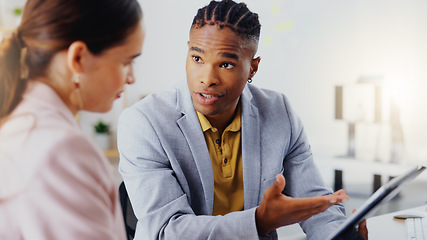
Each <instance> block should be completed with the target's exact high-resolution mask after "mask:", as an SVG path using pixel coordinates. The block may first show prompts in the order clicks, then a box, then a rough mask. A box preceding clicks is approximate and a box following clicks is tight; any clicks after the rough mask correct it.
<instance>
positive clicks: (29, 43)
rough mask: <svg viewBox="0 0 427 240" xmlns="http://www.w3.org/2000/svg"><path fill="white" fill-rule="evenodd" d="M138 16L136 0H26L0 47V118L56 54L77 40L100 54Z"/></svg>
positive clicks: (121, 39)
mask: <svg viewBox="0 0 427 240" xmlns="http://www.w3.org/2000/svg"><path fill="white" fill-rule="evenodd" d="M141 18H142V11H141V8H140V6H139V4H138V2H137V0H28V1H27V3H26V5H25V8H24V11H23V15H22V20H21V24H20V25H19V27H18V28H17V29H16V30H15V31H14V32H13V34H12V36H11V37H10V38H6V39H3V41H2V42H1V43H0V119H1V118H3V117H5V116H7V115H8V114H10V113H11V112H12V111H13V109H14V108H15V107H16V106H17V105H18V103H19V102H20V101H21V98H22V94H23V92H24V90H25V88H26V83H27V80H28V79H31V78H36V77H40V76H43V75H44V74H45V72H46V69H47V67H48V65H49V63H50V61H51V59H52V57H53V56H54V55H55V54H56V53H57V52H59V51H62V50H65V49H67V48H68V47H69V46H70V45H71V44H72V43H73V42H75V41H83V42H85V43H86V45H87V46H88V48H89V50H90V51H91V52H92V53H93V54H95V55H99V54H102V52H103V51H104V50H106V49H109V48H111V47H114V46H118V45H120V44H122V43H123V42H124V41H125V39H126V37H127V36H128V35H129V34H130V33H131V32H132V31H133V30H134V29H135V27H136V26H137V25H138V23H139V21H140V20H141ZM24 69H25V71H24ZM27 71H28V72H27Z"/></svg>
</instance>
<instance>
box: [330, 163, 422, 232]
mask: <svg viewBox="0 0 427 240" xmlns="http://www.w3.org/2000/svg"><path fill="white" fill-rule="evenodd" d="M425 168H426V167H425V166H417V167H414V168H412V169H410V170H409V171H408V172H406V173H405V174H402V175H400V176H398V177H395V178H393V179H392V180H390V181H389V182H387V183H386V184H384V185H383V186H381V187H380V188H379V189H378V190H377V191H376V192H375V193H374V194H372V196H371V197H370V198H369V199H368V200H366V202H365V203H364V204H363V205H362V206H361V207H360V208H359V209H358V210H357V211H356V212H355V213H354V214H353V215H352V216H351V217H349V218H348V219H347V220H346V221H345V222H344V223H343V224H342V225H341V226H340V227H339V228H338V229H337V230H336V231H335V232H334V233H333V234H331V235H330V237H329V238H328V239H331V240H339V239H352V237H349V236H354V229H355V227H357V225H358V224H359V223H360V222H361V221H362V220H363V219H367V218H368V217H369V216H371V215H372V214H374V213H375V211H376V210H377V209H378V208H379V207H380V206H382V205H383V204H384V203H386V202H388V201H389V200H390V199H392V198H393V197H395V196H396V195H397V194H398V193H399V192H400V191H401V190H402V188H403V187H404V186H405V185H407V184H408V183H410V182H411V181H412V180H413V179H414V178H415V177H417V176H418V175H419V174H420V173H421V172H422V171H424V170H425ZM355 239H357V238H355Z"/></svg>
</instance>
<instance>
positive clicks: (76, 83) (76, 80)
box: [72, 73, 83, 110]
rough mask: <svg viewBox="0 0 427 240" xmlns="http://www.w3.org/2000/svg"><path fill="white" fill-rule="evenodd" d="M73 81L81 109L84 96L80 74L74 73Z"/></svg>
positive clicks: (80, 108)
mask: <svg viewBox="0 0 427 240" xmlns="http://www.w3.org/2000/svg"><path fill="white" fill-rule="evenodd" d="M72 81H73V83H74V87H75V88H76V94H77V99H78V101H79V110H82V109H83V101H82V96H81V94H80V76H79V74H77V73H76V74H74V75H73V77H72Z"/></svg>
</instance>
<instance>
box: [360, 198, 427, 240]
mask: <svg viewBox="0 0 427 240" xmlns="http://www.w3.org/2000/svg"><path fill="white" fill-rule="evenodd" d="M408 210H411V211H412V210H414V211H423V212H427V206H426V205H424V206H420V207H416V208H411V209H408ZM404 211H405V210H402V211H397V212H393V213H388V214H384V215H379V216H375V217H371V218H369V219H368V220H367V224H368V232H369V235H368V237H369V240H384V239H391V240H393V239H405V220H402V219H394V218H393V216H394V215H396V214H398V213H400V212H404Z"/></svg>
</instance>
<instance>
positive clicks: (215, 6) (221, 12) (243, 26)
mask: <svg viewBox="0 0 427 240" xmlns="http://www.w3.org/2000/svg"><path fill="white" fill-rule="evenodd" d="M206 24H208V25H218V27H220V28H223V27H228V28H230V29H231V30H233V32H235V33H236V34H237V35H238V36H240V37H242V38H243V39H245V40H256V41H257V42H258V40H259V35H260V31H261V24H260V23H259V20H258V14H256V13H253V12H251V11H250V10H249V9H248V8H247V6H246V4H245V3H236V2H234V1H231V0H223V1H220V2H217V1H211V2H210V3H209V5H207V6H205V7H203V8H200V9H199V10H198V12H197V15H196V16H195V17H194V19H193V24H192V25H191V27H192V28H201V27H203V26H204V25H206Z"/></svg>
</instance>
